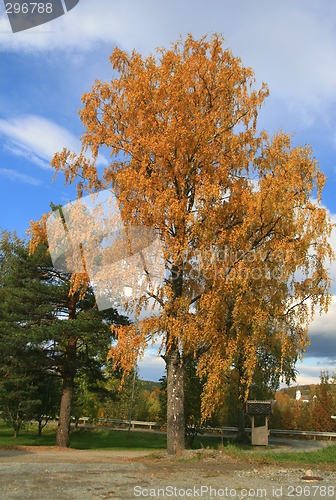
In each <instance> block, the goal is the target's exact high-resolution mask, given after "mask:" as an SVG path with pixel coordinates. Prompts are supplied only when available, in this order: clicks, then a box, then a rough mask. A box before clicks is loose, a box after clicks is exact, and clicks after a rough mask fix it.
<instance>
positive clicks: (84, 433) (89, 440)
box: [0, 421, 167, 451]
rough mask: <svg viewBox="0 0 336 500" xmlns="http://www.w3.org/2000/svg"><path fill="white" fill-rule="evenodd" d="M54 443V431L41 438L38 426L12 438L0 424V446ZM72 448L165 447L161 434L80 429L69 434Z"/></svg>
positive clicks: (48, 444) (9, 431) (46, 431)
mask: <svg viewBox="0 0 336 500" xmlns="http://www.w3.org/2000/svg"><path fill="white" fill-rule="evenodd" d="M55 441H56V427H51V426H50V427H48V426H47V427H45V428H44V429H43V431H42V435H41V437H39V436H38V432H37V426H36V425H28V426H27V427H26V428H25V429H22V430H21V431H20V433H19V436H18V437H17V438H16V439H15V438H14V437H13V430H12V429H11V428H9V427H7V426H6V424H5V423H4V422H1V421H0V446H1V447H6V446H54V445H55ZM70 445H71V448H75V449H78V450H130V449H137V450H153V451H154V450H162V449H165V448H166V446H167V440H166V436H165V435H164V434H151V433H149V432H138V431H137V432H131V436H130V437H128V433H127V432H125V431H113V430H111V431H109V430H104V429H83V428H79V429H78V430H77V431H71V433H70Z"/></svg>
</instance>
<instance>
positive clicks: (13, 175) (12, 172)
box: [0, 168, 41, 186]
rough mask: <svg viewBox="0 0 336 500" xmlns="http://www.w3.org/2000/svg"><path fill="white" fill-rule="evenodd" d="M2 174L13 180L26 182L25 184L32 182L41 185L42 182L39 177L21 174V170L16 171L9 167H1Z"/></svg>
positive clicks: (33, 184) (34, 184)
mask: <svg viewBox="0 0 336 500" xmlns="http://www.w3.org/2000/svg"><path fill="white" fill-rule="evenodd" d="M0 175H3V176H5V177H7V178H8V179H10V180H11V181H19V182H24V183H25V184H31V185H32V186H39V185H40V184H41V181H40V180H39V179H34V178H33V177H31V176H29V175H26V174H21V173H20V172H16V171H15V170H11V169H8V168H0Z"/></svg>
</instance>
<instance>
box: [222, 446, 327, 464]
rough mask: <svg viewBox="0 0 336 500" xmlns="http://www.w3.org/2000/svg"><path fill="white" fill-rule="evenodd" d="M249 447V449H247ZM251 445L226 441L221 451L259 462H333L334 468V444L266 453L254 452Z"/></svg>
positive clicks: (235, 456)
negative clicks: (304, 449)
mask: <svg viewBox="0 0 336 500" xmlns="http://www.w3.org/2000/svg"><path fill="white" fill-rule="evenodd" d="M248 448H249V449H248ZM251 448H252V447H244V448H242V447H239V446H237V445H234V444H230V443H228V444H227V445H226V446H225V447H224V448H223V451H225V452H226V453H228V454H229V455H230V456H232V457H234V458H239V459H242V460H253V462H254V463H259V464H261V465H262V464H265V465H266V464H269V465H272V464H281V465H284V464H298V465H300V464H302V465H304V464H305V465H317V464H335V469H336V445H330V446H327V447H326V448H322V449H321V450H317V451H308V452H307V451H296V452H277V451H269V450H267V452H266V453H255V452H253V450H252V449H251Z"/></svg>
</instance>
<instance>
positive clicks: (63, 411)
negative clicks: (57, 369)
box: [56, 375, 74, 448]
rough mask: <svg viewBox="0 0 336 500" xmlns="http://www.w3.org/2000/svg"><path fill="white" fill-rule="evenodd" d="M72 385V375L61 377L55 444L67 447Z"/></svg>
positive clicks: (68, 442) (68, 444) (68, 443)
mask: <svg viewBox="0 0 336 500" xmlns="http://www.w3.org/2000/svg"><path fill="white" fill-rule="evenodd" d="M73 386H74V377H73V376H72V375H69V376H65V377H64V378H63V388H62V397H61V406H60V416H59V422H58V428H57V435H56V446H60V447H61V448H68V447H69V446H70V438H69V434H70V418H71V401H72V393H73Z"/></svg>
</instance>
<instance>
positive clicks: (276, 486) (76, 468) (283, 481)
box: [0, 447, 336, 500]
mask: <svg viewBox="0 0 336 500" xmlns="http://www.w3.org/2000/svg"><path fill="white" fill-rule="evenodd" d="M198 453H200V452H186V455H185V457H184V458H183V459H176V458H174V459H172V458H169V457H167V455H166V454H165V453H164V452H160V453H156V454H148V452H141V451H120V452H118V451H79V450H62V449H56V448H35V447H34V448H24V447H22V448H20V449H11V450H0V498H1V500H9V499H16V500H26V499H34V500H93V499H94V500H102V499H112V498H113V499H115V500H119V499H120V500H121V499H123V500H124V499H135V498H140V499H143V498H172V499H180V498H190V499H197V498H203V499H210V498H211V499H213V498H216V497H217V498H218V497H219V498H230V499H231V498H268V499H272V498H293V497H294V498H301V497H302V498H305V499H307V498H308V499H309V498H311V499H315V500H316V499H322V498H323V499H326V498H328V499H329V498H332V499H335V500H336V467H334V468H333V467H331V468H330V467H329V468H324V469H321V468H320V469H318V470H316V469H315V470H313V471H312V474H313V476H318V477H319V478H320V479H319V480H315V481H309V482H307V481H306V480H303V479H302V477H304V476H305V475H306V472H307V468H308V466H303V467H301V468H298V467H293V468H292V467H288V466H286V467H281V466H280V465H277V466H276V467H273V466H272V467H269V466H268V467H259V466H258V467H257V466H256V465H255V464H254V463H253V461H251V462H245V463H243V462H239V461H237V460H235V459H233V458H230V457H229V456H228V455H226V454H225V453H220V452H214V451H211V450H206V451H203V452H201V453H202V454H203V455H202V458H201V459H200V458H199V457H197V454H198ZM304 488H305V490H304Z"/></svg>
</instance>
